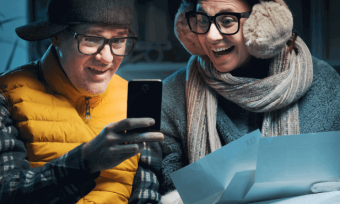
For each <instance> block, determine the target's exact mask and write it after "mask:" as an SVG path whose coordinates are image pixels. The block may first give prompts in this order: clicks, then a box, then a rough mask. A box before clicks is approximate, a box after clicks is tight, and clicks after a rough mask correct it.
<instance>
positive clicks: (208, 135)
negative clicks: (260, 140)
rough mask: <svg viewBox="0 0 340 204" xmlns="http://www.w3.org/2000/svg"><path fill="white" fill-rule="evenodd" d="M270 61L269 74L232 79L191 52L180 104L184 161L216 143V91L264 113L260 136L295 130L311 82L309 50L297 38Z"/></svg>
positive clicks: (282, 133)
mask: <svg viewBox="0 0 340 204" xmlns="http://www.w3.org/2000/svg"><path fill="white" fill-rule="evenodd" d="M295 47H296V49H295V50H296V51H293V52H290V53H287V49H288V48H287V46H285V47H284V48H283V49H282V50H281V52H280V53H279V54H278V55H277V56H275V57H274V58H273V59H272V62H271V64H270V67H269V77H267V78H264V79H261V80H259V79H252V78H241V77H234V76H232V75H231V74H230V73H221V72H219V71H217V70H216V68H214V66H213V65H212V63H211V61H210V59H209V58H208V57H200V56H192V57H191V59H190V61H189V63H188V67H187V69H188V70H187V76H186V103H187V132H188V149H189V163H192V162H195V161H196V160H198V159H200V158H202V157H204V156H205V155H207V154H208V153H210V152H213V151H215V150H217V149H218V148H220V147H221V142H220V138H219V136H218V133H217V129H216V111H217V93H218V94H220V95H221V96H223V97H225V98H226V99H228V100H230V101H232V102H234V103H236V104H238V105H239V106H240V107H242V108H244V109H246V110H248V111H252V112H264V113H265V116H264V121H263V125H262V134H263V135H264V136H267V137H268V136H269V137H271V136H278V135H288V134H289V135H291V134H300V131H299V115H298V105H297V104H296V103H295V102H296V101H297V100H298V99H299V98H301V97H302V96H303V95H304V94H305V93H306V92H307V91H308V89H309V88H310V86H311V84H312V80H313V63H312V57H311V54H310V52H309V50H308V48H307V46H306V45H305V43H304V42H303V41H302V39H301V38H299V37H298V38H297V40H296V44H295Z"/></svg>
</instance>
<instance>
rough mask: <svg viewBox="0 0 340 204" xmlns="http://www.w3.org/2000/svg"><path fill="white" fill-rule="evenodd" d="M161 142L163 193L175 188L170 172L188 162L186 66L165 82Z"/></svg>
mask: <svg viewBox="0 0 340 204" xmlns="http://www.w3.org/2000/svg"><path fill="white" fill-rule="evenodd" d="M161 120H162V123H161V132H163V133H164V136H165V138H164V140H163V141H162V142H161V147H162V153H163V162H162V167H161V168H162V174H163V181H162V182H161V194H164V193H166V192H168V191H170V190H172V189H175V187H174V185H173V182H172V180H171V178H170V173H172V172H174V171H176V170H178V169H180V168H182V167H184V166H185V165H187V164H188V160H187V155H185V154H186V152H188V151H187V143H186V139H185V138H186V132H187V130H186V105H185V68H182V69H180V70H178V71H177V72H176V73H175V74H173V75H172V76H171V77H168V78H167V79H166V80H164V82H163V98H162V116H161Z"/></svg>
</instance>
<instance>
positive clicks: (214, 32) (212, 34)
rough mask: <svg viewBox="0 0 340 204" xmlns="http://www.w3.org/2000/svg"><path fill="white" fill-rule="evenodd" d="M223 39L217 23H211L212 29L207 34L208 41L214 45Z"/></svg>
mask: <svg viewBox="0 0 340 204" xmlns="http://www.w3.org/2000/svg"><path fill="white" fill-rule="evenodd" d="M222 39H223V35H222V34H221V33H220V31H219V30H218V29H217V27H216V25H215V23H211V25H210V29H209V31H208V33H207V40H208V41H209V42H211V43H214V42H216V41H219V40H222Z"/></svg>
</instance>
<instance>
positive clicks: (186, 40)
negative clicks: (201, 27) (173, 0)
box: [174, 3, 206, 55]
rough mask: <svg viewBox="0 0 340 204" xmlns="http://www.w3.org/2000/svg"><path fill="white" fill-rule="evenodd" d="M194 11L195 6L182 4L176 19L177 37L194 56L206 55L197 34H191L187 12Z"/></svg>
mask: <svg viewBox="0 0 340 204" xmlns="http://www.w3.org/2000/svg"><path fill="white" fill-rule="evenodd" d="M192 10H194V6H193V4H187V3H182V4H181V7H180V8H179V9H178V12H177V14H176V17H175V22H176V23H175V29H174V30H175V35H176V37H177V38H178V40H179V41H180V42H181V44H182V45H183V46H184V47H185V49H186V50H187V51H188V52H190V54H192V55H206V54H205V52H204V50H203V48H202V46H201V43H200V42H199V41H198V37H197V34H195V33H193V32H191V30H190V28H189V25H188V21H187V19H186V18H185V12H188V11H192Z"/></svg>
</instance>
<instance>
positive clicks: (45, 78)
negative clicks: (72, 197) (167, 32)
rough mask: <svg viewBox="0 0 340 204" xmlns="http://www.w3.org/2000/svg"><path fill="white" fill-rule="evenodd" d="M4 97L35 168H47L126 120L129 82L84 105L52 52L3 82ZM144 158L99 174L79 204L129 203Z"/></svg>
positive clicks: (117, 82)
mask: <svg viewBox="0 0 340 204" xmlns="http://www.w3.org/2000/svg"><path fill="white" fill-rule="evenodd" d="M0 88H1V92H2V93H3V94H4V96H5V97H6V99H7V101H8V105H9V110H10V112H11V115H12V118H13V120H14V121H16V125H17V127H18V129H19V131H20V135H21V138H22V140H24V141H25V143H26V148H27V158H28V160H29V162H30V164H31V167H37V166H43V165H44V164H45V163H46V162H49V161H51V160H53V159H55V158H58V157H60V156H62V155H63V154H65V153H66V152H68V151H70V150H72V149H73V148H75V147H76V146H78V145H80V144H81V143H84V142H88V141H89V140H91V139H92V138H93V137H95V136H96V135H98V134H99V133H100V131H101V130H102V129H103V128H104V127H105V126H106V125H107V124H109V123H112V122H116V121H119V120H122V119H124V118H126V101H127V81H125V80H124V79H122V78H120V77H119V76H117V75H114V76H113V78H112V80H111V81H110V83H109V85H108V88H107V90H106V92H104V93H103V94H101V95H97V96H93V97H91V99H89V105H90V107H91V108H90V114H91V117H92V118H91V119H86V118H85V113H86V103H85V100H86V98H85V96H84V95H82V94H81V93H80V92H79V91H78V90H77V89H76V88H75V87H74V86H73V85H72V84H71V82H70V81H69V80H68V78H67V76H66V75H65V74H64V72H63V70H62V69H61V68H60V66H59V63H58V61H57V59H56V57H55V51H54V49H53V47H50V48H49V49H48V51H47V52H46V53H45V55H44V57H43V58H42V59H41V61H37V62H35V63H32V64H30V65H27V66H23V67H21V68H19V69H17V70H15V71H12V72H11V73H9V74H7V75H5V76H3V77H1V78H0ZM139 157H140V155H137V156H134V157H131V158H130V159H127V160H126V161H124V162H122V163H121V164H119V165H118V166H116V167H115V168H113V169H110V170H104V171H102V172H101V174H100V177H98V178H97V179H96V183H97V185H96V187H95V189H94V190H93V191H91V192H90V193H89V194H88V195H87V196H85V197H84V198H83V199H81V200H80V201H79V202H78V203H80V204H85V203H95V204H102V203H115V204H120V203H128V199H129V197H130V195H131V192H132V183H133V178H134V176H135V174H136V171H137V168H138V161H139Z"/></svg>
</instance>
